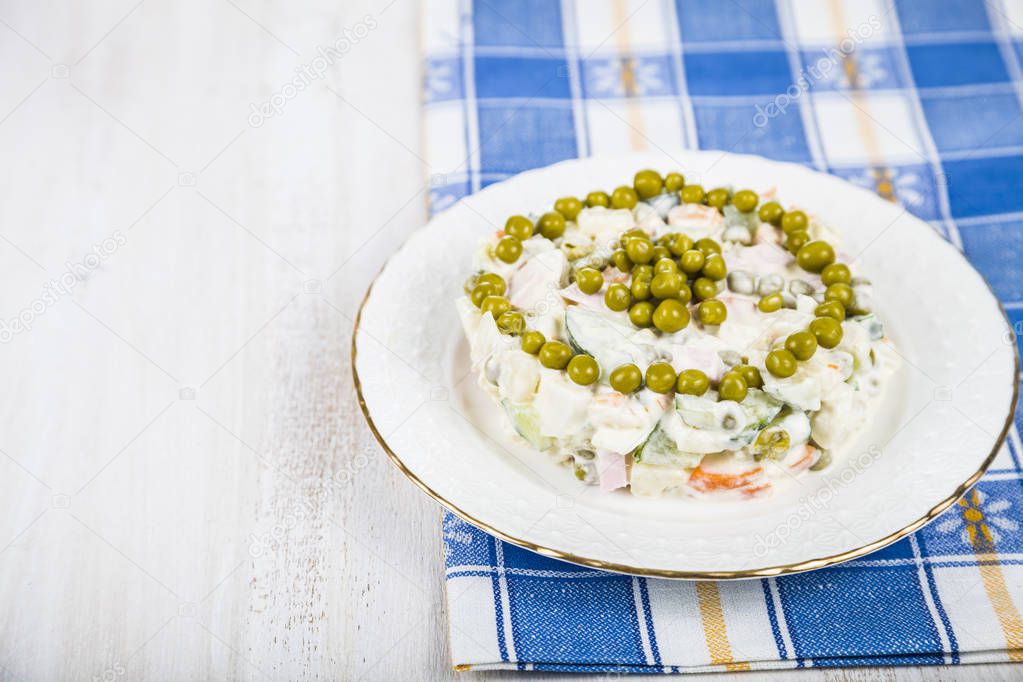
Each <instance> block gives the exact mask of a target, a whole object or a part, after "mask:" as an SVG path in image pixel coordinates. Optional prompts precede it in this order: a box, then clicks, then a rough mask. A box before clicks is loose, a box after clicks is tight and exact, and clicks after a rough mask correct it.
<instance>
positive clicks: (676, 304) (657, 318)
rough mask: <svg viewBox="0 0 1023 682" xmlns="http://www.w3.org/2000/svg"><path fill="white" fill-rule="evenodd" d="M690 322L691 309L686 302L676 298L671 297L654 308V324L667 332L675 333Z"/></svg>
mask: <svg viewBox="0 0 1023 682" xmlns="http://www.w3.org/2000/svg"><path fill="white" fill-rule="evenodd" d="M688 324H689V309H688V308H686V306H685V304H683V303H682V302H681V301H678V300H676V299H674V298H669V299H667V300H665V301H661V303H660V304H659V305H658V306H657V309H656V310H654V326H655V327H657V328H658V329H660V330H661V331H662V332H665V333H667V334H674V333H675V332H677V331H680V330H682V329H685V328H686V326H687V325H688Z"/></svg>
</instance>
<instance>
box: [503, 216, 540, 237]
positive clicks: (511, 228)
mask: <svg viewBox="0 0 1023 682" xmlns="http://www.w3.org/2000/svg"><path fill="white" fill-rule="evenodd" d="M504 232H505V234H510V235H511V236H513V237H515V238H516V239H519V240H521V241H525V240H527V239H529V238H530V237H532V236H533V221H532V220H530V219H529V218H527V217H526V216H524V215H513V216H512V217H510V218H508V220H506V221H505V223H504Z"/></svg>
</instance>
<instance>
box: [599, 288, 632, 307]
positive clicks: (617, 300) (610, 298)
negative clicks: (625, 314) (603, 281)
mask: <svg viewBox="0 0 1023 682" xmlns="http://www.w3.org/2000/svg"><path fill="white" fill-rule="evenodd" d="M630 303H632V294H631V293H630V292H629V288H628V287H627V286H625V285H624V284H612V285H611V286H609V287H608V288H607V291H605V292H604V305H606V306H607V307H608V308H610V309H611V310H614V311H615V312H620V311H622V310H628V308H629V304H630Z"/></svg>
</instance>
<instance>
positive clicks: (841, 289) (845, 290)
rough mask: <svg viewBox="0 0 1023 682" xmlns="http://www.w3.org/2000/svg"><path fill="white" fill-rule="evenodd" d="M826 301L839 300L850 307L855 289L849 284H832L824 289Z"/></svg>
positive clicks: (843, 305)
mask: <svg viewBox="0 0 1023 682" xmlns="http://www.w3.org/2000/svg"><path fill="white" fill-rule="evenodd" d="M824 301H825V302H827V301H838V302H839V303H841V304H842V307H843V308H846V309H848V308H849V307H850V306H851V305H852V302H853V290H852V287H851V286H849V285H848V284H841V283H839V284H832V285H831V286H829V287H828V288H827V289H825V290H824Z"/></svg>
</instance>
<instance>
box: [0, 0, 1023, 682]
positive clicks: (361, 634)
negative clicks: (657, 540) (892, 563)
mask: <svg viewBox="0 0 1023 682" xmlns="http://www.w3.org/2000/svg"><path fill="white" fill-rule="evenodd" d="M417 12H418V8H417V6H416V4H415V3H414V2H413V0H394V1H393V2H389V1H388V0H375V1H374V0H347V1H346V2H338V1H337V0H334V1H333V2H325V1H322V2H321V1H307V2H303V3H301V4H298V3H288V2H285V1H284V0H237V1H236V2H232V1H228V0H142V1H141V2H140V1H139V0H104V1H103V2H91V3H70V2H65V3H61V2H49V3H44V2H34V1H32V0H24V1H23V2H14V1H13V0H9V1H7V2H0V62H2V64H3V66H2V71H0V73H2V77H0V159H2V160H3V166H4V170H3V176H2V177H3V182H2V183H0V272H2V286H0V320H2V322H0V377H2V378H3V382H4V386H5V389H6V390H4V391H3V394H2V397H0V425H2V426H0V455H2V456H0V496H2V499H3V500H4V507H3V510H4V513H3V514H0V680H63V679H97V680H118V679H122V678H123V679H126V680H127V679H154V680H177V679H182V680H195V679H257V678H270V679H345V680H347V679H357V678H366V679H401V680H414V679H444V678H450V677H455V676H456V674H455V673H453V672H451V670H450V659H449V653H448V649H447V634H446V633H447V621H446V613H445V607H444V584H443V577H442V575H443V571H442V568H443V562H442V557H441V538H440V509H439V508H438V507H437V506H436V505H435V504H434V503H433V502H432V501H430V500H428V499H427V498H426V497H425V496H423V495H422V494H420V493H419V492H418V491H417V490H416V489H415V488H414V487H413V486H412V485H411V484H410V483H408V482H407V481H405V480H404V478H403V477H402V476H401V475H400V474H399V473H398V471H397V470H396V469H395V468H394V467H392V466H391V465H390V463H389V462H388V461H387V459H386V458H385V457H384V456H383V454H382V452H381V451H380V450H379V449H378V448H377V446H376V443H375V442H374V441H373V439H372V437H371V435H370V433H369V431H368V429H367V428H366V426H365V424H364V423H363V420H362V416H361V415H360V413H359V411H358V408H357V406H356V403H355V397H354V392H353V386H352V377H351V372H350V368H349V343H350V334H351V331H352V323H353V318H354V316H355V311H356V308H357V306H358V303H359V301H360V299H361V297H362V293H363V291H364V289H365V286H366V285H367V283H368V282H369V280H370V278H371V277H372V275H373V274H374V273H375V272H376V270H377V269H378V268H379V267H380V264H381V263H382V262H383V260H384V259H385V258H386V256H387V255H388V253H390V251H391V250H392V249H393V248H394V246H395V245H396V244H397V243H398V242H399V241H400V240H401V239H402V238H403V237H404V236H405V235H407V234H408V233H409V232H410V231H411V230H413V229H415V228H416V227H417V226H418V225H420V224H421V223H422V222H423V220H424V216H425V211H426V208H425V182H426V178H427V177H428V175H429V168H428V166H427V164H426V163H425V162H424V161H423V160H422V159H421V158H420V152H419V151H418V150H419V148H420V140H419V112H418V98H419V54H418V29H417ZM339 38H346V39H347V40H348V42H347V43H345V42H344V41H342V42H341V44H340V45H341V47H342V50H341V51H342V52H343V54H340V53H339V54H337V55H334V56H333V57H332V58H331V59H330V62H331V63H328V64H326V68H324V62H323V61H321V60H323V59H325V58H324V57H323V56H322V55H323V54H324V53H323V52H321V51H319V48H321V47H322V48H324V49H326V48H327V47H328V46H331V45H336V44H337V41H338V40H339ZM328 54H329V53H328ZM296 69H301V71H299V72H297V71H296ZM295 79H302V83H303V85H304V87H302V88H301V89H299V88H297V87H296V88H294V89H292V88H290V87H288V86H287V84H288V83H289V82H293V81H294V80H295ZM264 102H270V103H271V104H273V105H274V106H275V107H276V111H272V112H268V111H266V110H263V114H260V113H259V112H260V107H261V105H262V104H263V103H264ZM254 112H255V113H254ZM1010 672H1015V670H1010V669H1009V668H1006V667H998V666H985V667H975V668H970V669H962V670H958V671H956V672H955V673H954V675H955V676H956V677H965V676H968V675H983V676H985V677H987V678H988V679H1001V678H1007V677H1008V676H1009V674H1010ZM879 674H883V675H884V676H885V677H888V678H893V679H939V678H945V679H947V678H950V677H951V676H952V675H953V673H950V672H949V671H941V670H936V669H931V668H928V669H921V670H915V669H901V670H896V671H884V672H883V673H881V672H880V671H876V670H873V671H870V670H857V671H833V672H816V671H809V672H800V673H789V674H784V675H781V676H783V677H789V678H792V679H795V678H797V677H798V678H800V679H811V678H812V679H821V678H827V679H872V678H874V677H876V676H877V675H879ZM465 676H466V675H463V678H464V677H465ZM468 676H469V677H478V678H483V677H484V676H483V675H479V676H474V675H473V674H472V673H469V674H468ZM488 677H495V678H497V677H504V676H501V675H493V676H488ZM758 677H759V676H758V675H748V676H747V678H748V679H757V678H758ZM538 678H539V676H534V677H532V678H531V679H538Z"/></svg>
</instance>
